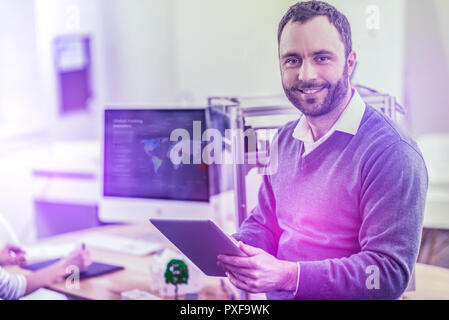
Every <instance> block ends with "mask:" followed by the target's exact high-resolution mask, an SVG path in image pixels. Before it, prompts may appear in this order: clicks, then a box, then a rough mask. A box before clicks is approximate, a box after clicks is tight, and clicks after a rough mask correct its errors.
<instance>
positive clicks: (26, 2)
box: [0, 0, 41, 139]
mask: <svg viewBox="0 0 449 320" xmlns="http://www.w3.org/2000/svg"><path fill="white" fill-rule="evenodd" d="M0 23H1V28H0V123H1V125H0V139H1V138H2V137H4V136H6V135H7V134H21V133H22V132H23V130H22V129H27V128H30V127H35V126H36V125H37V124H39V121H38V120H37V119H39V113H40V112H41V110H39V105H40V99H41V96H40V85H39V82H38V81H37V79H38V74H39V73H38V67H37V55H36V50H37V48H36V38H35V34H34V32H33V31H34V10H33V2H32V0H21V1H9V0H0Z"/></svg>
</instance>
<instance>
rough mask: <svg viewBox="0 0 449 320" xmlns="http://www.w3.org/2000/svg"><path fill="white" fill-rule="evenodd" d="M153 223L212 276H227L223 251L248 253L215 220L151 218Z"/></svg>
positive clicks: (224, 252) (234, 253)
mask: <svg viewBox="0 0 449 320" xmlns="http://www.w3.org/2000/svg"><path fill="white" fill-rule="evenodd" d="M150 221H151V223H152V224H153V225H154V226H155V227H156V228H157V229H158V230H159V231H160V232H162V234H163V235H164V236H165V237H166V238H167V239H168V240H170V242H171V243H173V244H174V245H175V246H176V247H177V248H178V249H179V250H180V251H181V252H182V253H183V254H184V255H185V256H186V257H187V258H189V259H190V260H191V261H192V262H193V263H194V264H195V265H196V266H197V267H198V268H199V269H200V270H201V271H203V272H204V273H205V274H206V275H208V276H214V277H225V276H226V275H225V273H224V271H223V269H222V268H220V267H219V266H218V265H217V256H218V255H219V254H226V255H233V256H246V255H245V254H244V253H243V252H242V251H241V250H240V248H239V247H238V246H237V243H236V242H235V240H234V239H232V238H231V237H229V236H228V235H226V233H224V232H223V230H221V229H220V227H219V226H217V225H216V224H215V223H214V222H213V221H211V220H174V219H156V218H152V219H150Z"/></svg>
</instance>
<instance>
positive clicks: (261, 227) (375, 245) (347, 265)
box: [235, 106, 428, 299]
mask: <svg viewBox="0 0 449 320" xmlns="http://www.w3.org/2000/svg"><path fill="white" fill-rule="evenodd" d="M297 123H298V121H294V122H290V123H288V124H287V125H285V126H284V127H283V128H282V129H281V130H280V132H279V138H278V139H279V140H278V143H279V152H278V159H279V160H278V165H279V169H278V170H277V172H275V173H274V174H272V175H266V176H264V178H263V183H262V185H261V187H260V190H259V195H258V205H257V207H256V208H254V209H253V210H252V212H251V214H250V215H249V216H248V218H247V219H246V220H245V221H244V223H243V224H242V226H241V228H240V230H239V232H238V233H237V234H236V235H235V237H236V238H237V239H239V240H242V241H243V242H246V243H248V244H250V245H253V246H256V247H259V248H262V249H264V250H265V251H267V252H268V253H270V254H272V255H274V256H276V257H277V258H278V259H281V260H289V261H299V262H300V270H301V274H300V279H299V290H298V292H297V294H296V296H293V294H292V293H289V292H286V291H276V292H269V293H267V298H269V299H292V298H296V299H397V298H399V297H400V296H401V295H402V293H403V292H404V291H405V289H406V288H407V285H408V282H409V279H410V275H411V273H412V271H413V267H414V264H415V262H416V259H417V254H418V249H419V243H420V237H421V229H422V221H423V212H424V204H425V198H426V192H427V186H428V177H427V170H426V166H425V163H424V160H423V158H422V155H421V153H420V151H419V150H418V148H417V146H416V143H415V142H414V141H413V140H411V139H410V138H409V137H408V136H407V135H406V134H404V132H402V131H401V129H400V128H398V127H397V126H396V125H395V124H393V123H392V122H391V121H390V120H389V119H387V118H386V117H385V116H384V115H383V114H381V113H380V112H379V111H377V110H375V109H374V108H372V107H370V106H367V108H366V110H365V113H364V115H363V118H362V121H361V123H360V127H359V129H358V131H357V134H356V135H355V136H352V135H351V134H347V133H343V132H340V131H336V132H334V133H333V134H332V135H331V136H330V137H329V138H328V139H327V140H326V141H324V142H323V144H322V145H320V146H319V147H318V148H317V149H315V150H313V151H312V152H311V153H310V154H308V155H307V156H305V157H302V156H301V155H302V153H303V143H302V141H300V140H297V139H294V138H293V137H292V133H293V130H294V129H295V127H296V125H297Z"/></svg>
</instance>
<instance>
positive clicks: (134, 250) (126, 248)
mask: <svg viewBox="0 0 449 320" xmlns="http://www.w3.org/2000/svg"><path fill="white" fill-rule="evenodd" d="M82 240H83V242H84V243H85V244H86V246H87V247H90V246H91V247H95V248H100V249H105V250H111V251H116V252H120V253H124V254H131V255H136V256H144V255H147V254H152V253H156V252H159V251H161V250H163V249H164V247H163V246H162V244H160V243H154V242H148V241H144V240H138V239H131V238H125V237H120V236H115V235H106V234H91V235H88V236H86V237H84V238H83V239H82Z"/></svg>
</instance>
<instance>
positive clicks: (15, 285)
mask: <svg viewBox="0 0 449 320" xmlns="http://www.w3.org/2000/svg"><path fill="white" fill-rule="evenodd" d="M26 286H27V282H26V278H25V276H23V275H13V274H9V273H7V272H6V271H5V270H3V269H2V268H1V267H0V299H5V300H16V299H19V298H21V297H23V296H24V295H25V291H26Z"/></svg>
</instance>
